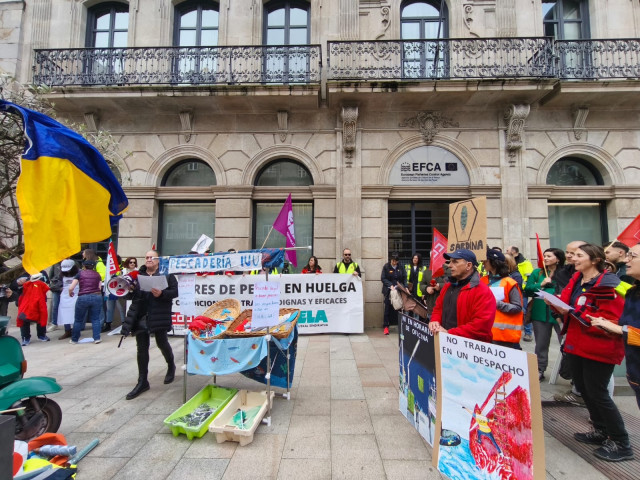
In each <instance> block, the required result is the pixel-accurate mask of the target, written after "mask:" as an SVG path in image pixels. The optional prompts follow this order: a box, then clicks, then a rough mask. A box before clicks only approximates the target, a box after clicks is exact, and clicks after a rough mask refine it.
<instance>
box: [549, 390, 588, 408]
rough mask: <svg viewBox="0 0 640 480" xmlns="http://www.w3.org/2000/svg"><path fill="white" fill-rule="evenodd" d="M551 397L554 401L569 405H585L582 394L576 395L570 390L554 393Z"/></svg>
mask: <svg viewBox="0 0 640 480" xmlns="http://www.w3.org/2000/svg"><path fill="white" fill-rule="evenodd" d="M553 399H554V400H555V401H556V402H564V403H570V404H571V405H577V406H578V407H584V406H585V404H584V399H583V398H582V395H576V394H575V393H573V392H572V391H568V392H566V393H556V394H555V395H554V396H553Z"/></svg>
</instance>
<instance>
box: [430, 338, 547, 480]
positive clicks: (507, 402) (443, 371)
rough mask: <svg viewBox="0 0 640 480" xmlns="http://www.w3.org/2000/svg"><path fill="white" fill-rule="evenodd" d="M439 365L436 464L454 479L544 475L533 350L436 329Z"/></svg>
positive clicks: (539, 406) (504, 479)
mask: <svg viewBox="0 0 640 480" xmlns="http://www.w3.org/2000/svg"><path fill="white" fill-rule="evenodd" d="M436 365H437V368H436V378H437V393H438V414H437V416H436V418H437V425H436V438H437V441H436V442H435V447H434V455H433V464H434V466H437V467H438V470H439V471H440V472H441V473H443V474H444V475H446V476H447V477H449V478H451V479H469V478H496V479H503V480H506V479H510V478H517V479H522V480H524V479H543V478H545V476H546V472H545V464H544V436H543V429H542V406H541V403H540V383H539V381H538V371H537V361H536V356H535V355H533V354H531V353H526V352H524V351H522V350H516V349H513V348H505V347H501V346H498V345H493V344H490V343H484V342H478V341H475V340H471V339H468V338H463V337H458V336H455V335H449V334H446V333H439V334H438V335H437V340H436ZM530 372H531V374H530Z"/></svg>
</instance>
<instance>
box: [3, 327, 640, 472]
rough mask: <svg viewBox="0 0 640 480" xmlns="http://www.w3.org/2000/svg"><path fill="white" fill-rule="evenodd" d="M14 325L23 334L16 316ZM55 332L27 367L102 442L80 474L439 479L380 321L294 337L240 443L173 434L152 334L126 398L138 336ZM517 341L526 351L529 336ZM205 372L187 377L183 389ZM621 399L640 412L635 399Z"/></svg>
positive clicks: (174, 388) (547, 395)
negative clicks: (254, 425) (289, 366)
mask: <svg viewBox="0 0 640 480" xmlns="http://www.w3.org/2000/svg"><path fill="white" fill-rule="evenodd" d="M9 333H10V334H12V335H16V336H17V335H19V331H18V329H17V328H16V327H15V326H14V327H12V328H11V329H10V331H9ZM60 334H61V332H60V331H54V332H51V333H50V334H49V335H50V336H51V339H52V340H51V341H50V342H47V343H42V342H39V341H37V340H36V341H35V342H33V343H31V345H29V346H28V347H25V348H24V352H25V356H26V358H27V360H28V372H27V375H28V376H36V375H46V376H52V377H54V378H56V379H57V380H58V382H59V383H60V384H61V385H62V387H63V390H62V391H61V392H60V393H58V394H55V395H53V396H52V398H54V399H55V400H56V401H57V402H58V403H59V404H60V406H61V407H62V410H63V420H62V425H61V427H60V432H61V433H63V434H64V435H65V436H66V438H67V440H68V442H69V443H70V444H73V445H77V446H78V447H79V448H81V447H83V446H85V445H86V444H88V443H89V442H90V441H91V440H92V439H94V438H98V439H99V440H100V444H99V445H98V447H96V448H95V449H94V450H93V451H92V452H91V453H89V455H88V456H87V457H85V458H84V459H83V460H82V461H81V462H80V463H79V464H78V468H79V471H78V475H77V479H78V480H102V479H104V480H106V479H111V478H119V479H126V480H136V479H145V480H146V479H152V480H161V479H178V480H179V479H189V480H197V479H207V480H216V479H223V480H231V479H246V478H251V479H301V478H304V479H305V480H311V479H402V480H407V479H436V478H441V475H440V474H439V473H438V471H437V469H435V468H434V467H432V465H431V449H430V447H429V446H428V445H427V444H426V442H424V441H423V439H422V438H421V437H420V436H419V435H418V433H417V432H416V431H415V430H414V429H413V428H412V427H411V426H410V425H409V423H408V422H407V421H406V420H405V419H404V417H403V416H402V414H401V413H400V412H399V410H398V336H397V330H396V329H392V332H391V335H389V336H384V335H383V334H382V331H381V329H376V330H367V331H366V332H365V333H364V334H360V335H342V334H335V335H316V336H301V337H300V340H299V344H298V357H297V361H296V371H295V376H294V382H293V388H292V392H291V393H292V395H291V400H287V399H285V398H282V397H276V398H275V399H274V404H273V411H272V423H271V426H266V425H261V426H259V427H258V430H257V432H256V434H255V439H254V441H253V443H251V444H249V445H247V446H245V447H240V446H238V444H236V443H234V442H226V443H222V444H218V443H216V440H215V436H214V435H213V434H209V433H207V434H206V435H205V436H204V437H203V438H201V439H194V440H192V441H189V440H187V438H186V437H185V436H184V435H180V436H178V437H174V436H173V435H172V434H171V431H170V430H169V429H168V428H166V427H165V426H164V425H163V420H164V418H165V417H167V416H168V415H169V414H171V413H172V412H173V411H175V410H176V409H177V408H178V407H180V406H181V405H182V396H183V375H182V373H180V372H178V374H177V375H176V381H175V382H174V383H173V384H171V385H164V384H163V378H164V375H165V373H166V364H165V363H164V360H163V358H162V355H161V354H160V352H159V351H158V349H157V347H156V346H155V344H154V343H153V342H152V347H151V363H150V378H149V382H150V384H151V390H150V391H148V392H146V393H144V394H143V395H141V396H140V397H138V398H136V399H134V400H131V401H127V400H125V398H124V397H125V395H126V393H127V392H128V391H129V390H131V388H132V387H133V386H134V384H135V382H136V379H137V368H136V360H135V353H136V345H135V340H133V339H131V338H126V339H125V340H124V342H123V343H122V347H121V348H117V345H118V341H119V339H120V336H107V335H104V334H103V337H102V339H103V341H102V343H101V344H98V345H95V344H78V345H70V344H69V343H68V342H67V341H58V340H57V338H58V337H59V336H60ZM87 334H89V330H85V332H84V334H83V336H87ZM32 338H34V339H35V336H34V337H32ZM171 344H172V347H173V349H174V353H175V354H176V359H178V360H181V359H182V356H183V354H182V351H183V350H182V345H183V340H182V338H178V337H176V338H172V339H171ZM522 344H523V347H524V348H525V349H527V350H529V351H531V350H532V349H533V343H525V342H523V343H522ZM552 351H557V342H556V343H554V344H553V346H552ZM553 361H554V358H553V355H552V357H551V360H550V364H551V365H552V364H553ZM209 381H210V378H208V377H203V376H188V382H187V395H188V398H189V397H191V396H192V395H194V394H195V393H196V392H198V390H200V389H201V388H202V387H203V386H204V385H205V384H207V382H209ZM218 384H219V385H221V386H224V387H233V388H246V389H250V390H251V389H252V390H260V389H263V388H264V387H263V386H262V385H261V384H259V383H256V382H254V381H252V380H249V379H246V378H245V377H243V376H241V375H229V376H223V377H218ZM567 388H568V387H567V383H566V382H565V381H562V383H561V384H560V385H549V384H548V383H547V382H544V383H543V385H542V396H543V399H551V398H552V396H553V393H554V392H558V391H564V390H566V389H567ZM277 391H280V392H282V391H284V390H282V389H277ZM616 401H617V402H618V404H619V406H620V408H622V409H623V410H625V411H627V412H629V413H631V414H632V415H636V416H638V415H639V412H638V409H637V407H636V404H635V399H634V398H632V397H616ZM586 429H588V426H587V425H585V430H586ZM545 455H546V477H547V478H548V479H575V478H580V479H581V480H592V479H601V478H606V477H603V476H602V474H600V473H599V472H598V471H597V470H595V469H594V468H593V467H591V465H589V464H588V463H587V462H585V461H584V460H582V459H581V458H580V457H578V455H576V454H574V453H573V452H571V451H570V450H569V449H567V448H566V447H565V446H564V445H562V444H561V443H559V442H558V441H557V440H555V439H554V438H553V437H551V436H549V435H547V434H546V433H545ZM442 478H444V477H442Z"/></svg>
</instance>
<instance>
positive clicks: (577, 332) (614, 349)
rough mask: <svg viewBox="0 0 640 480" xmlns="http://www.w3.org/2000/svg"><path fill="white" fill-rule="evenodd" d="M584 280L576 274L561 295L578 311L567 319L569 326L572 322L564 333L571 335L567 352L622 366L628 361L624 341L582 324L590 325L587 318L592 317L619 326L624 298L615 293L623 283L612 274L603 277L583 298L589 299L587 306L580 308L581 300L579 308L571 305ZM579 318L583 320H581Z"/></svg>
mask: <svg viewBox="0 0 640 480" xmlns="http://www.w3.org/2000/svg"><path fill="white" fill-rule="evenodd" d="M580 277H582V274H581V273H580V272H577V273H576V274H574V275H573V277H571V280H570V281H569V284H568V285H567V286H566V287H565V289H564V290H562V293H561V294H560V299H561V300H562V301H563V302H565V303H568V304H569V305H571V306H572V307H574V308H576V310H575V311H574V310H572V311H571V313H568V314H567V315H565V318H564V320H565V322H568V325H565V327H564V329H563V331H564V330H566V332H567V338H566V340H565V343H564V351H565V352H566V353H571V354H572V355H577V356H579V357H583V358H588V359H590V360H596V361H598V362H602V363H610V364H616V365H619V364H620V363H621V362H622V359H623V358H624V342H623V341H622V337H621V336H620V335H613V334H610V333H607V332H605V331H604V330H602V329H600V328H598V327H591V326H586V325H583V323H582V322H583V321H584V322H585V323H587V324H588V323H590V321H589V319H587V317H586V315H591V316H593V317H604V318H606V319H607V320H610V321H612V322H613V323H616V324H617V323H618V319H619V318H620V316H621V315H622V310H623V309H624V298H623V297H621V296H620V295H619V294H618V293H617V292H616V291H615V287H616V286H617V285H618V283H620V279H618V277H616V276H615V275H614V274H612V273H605V274H604V275H600V277H599V278H598V280H597V281H596V283H595V284H594V285H593V287H591V289H590V290H589V291H588V292H586V293H584V294H582V295H581V297H585V302H584V303H583V304H582V305H580V303H582V302H581V301H580V300H579V299H580V297H578V300H577V301H576V304H571V303H570V300H571V292H572V291H573V287H574V285H575V284H576V283H577V282H578V279H579V278H580ZM577 317H580V319H582V320H578V318H577Z"/></svg>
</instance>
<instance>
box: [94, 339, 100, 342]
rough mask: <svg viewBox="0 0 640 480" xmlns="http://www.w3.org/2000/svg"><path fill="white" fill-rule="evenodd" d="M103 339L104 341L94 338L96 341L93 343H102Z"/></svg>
mask: <svg viewBox="0 0 640 480" xmlns="http://www.w3.org/2000/svg"><path fill="white" fill-rule="evenodd" d="M101 341H102V340H100V339H97V340H94V341H93V343H100V342H101Z"/></svg>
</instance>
